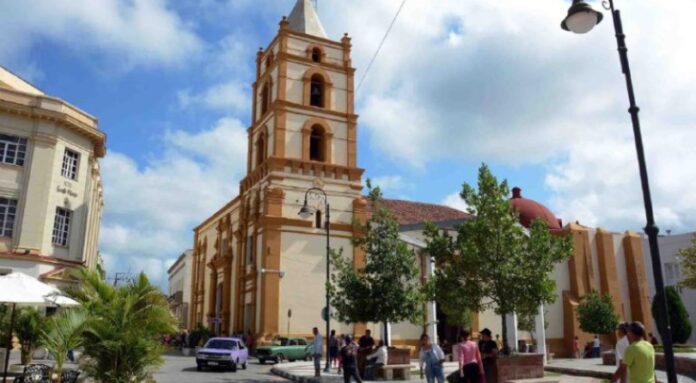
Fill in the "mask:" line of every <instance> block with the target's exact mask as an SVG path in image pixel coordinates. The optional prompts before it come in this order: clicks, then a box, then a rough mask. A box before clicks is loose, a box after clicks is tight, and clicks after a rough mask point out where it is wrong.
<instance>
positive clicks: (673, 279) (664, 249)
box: [643, 232, 696, 344]
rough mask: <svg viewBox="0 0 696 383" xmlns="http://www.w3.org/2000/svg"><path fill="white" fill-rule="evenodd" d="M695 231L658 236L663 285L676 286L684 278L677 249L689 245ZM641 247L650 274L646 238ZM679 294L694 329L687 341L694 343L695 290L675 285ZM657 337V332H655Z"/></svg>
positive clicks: (695, 324)
mask: <svg viewBox="0 0 696 383" xmlns="http://www.w3.org/2000/svg"><path fill="white" fill-rule="evenodd" d="M694 235H696V233H694V232H691V233H683V234H675V235H665V236H660V237H659V238H658V240H657V243H658V244H659V245H660V258H661V259H662V273H663V276H664V278H665V286H677V285H678V284H679V282H681V281H682V280H683V279H684V275H682V271H681V269H680V267H679V259H678V258H677V256H678V255H679V250H680V249H684V248H687V247H689V246H691V238H692V237H693V236H694ZM643 249H645V258H646V260H647V264H648V270H649V271H648V272H649V273H650V275H651V276H652V264H651V263H650V247H648V241H647V238H646V239H645V240H644V245H643ZM677 291H679V295H681V298H682V301H683V302H684V305H685V306H686V310H687V311H688V312H689V319H691V323H692V324H693V327H694V331H692V333H691V338H689V343H692V344H693V343H696V290H693V289H687V288H681V287H677ZM654 296H655V284H654V281H653V279H652V278H650V298H651V299H652V297H654ZM655 336H658V337H659V334H657V333H655Z"/></svg>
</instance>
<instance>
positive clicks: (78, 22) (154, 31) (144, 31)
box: [0, 0, 203, 68]
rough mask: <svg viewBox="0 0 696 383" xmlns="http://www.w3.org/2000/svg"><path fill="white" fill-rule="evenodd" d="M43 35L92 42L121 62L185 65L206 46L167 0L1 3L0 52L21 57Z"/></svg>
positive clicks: (69, 42)
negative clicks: (167, 3) (165, 0)
mask: <svg viewBox="0 0 696 383" xmlns="http://www.w3.org/2000/svg"><path fill="white" fill-rule="evenodd" d="M42 40H48V41H54V42H59V43H62V44H63V45H64V46H65V47H69V48H70V49H73V50H76V51H80V50H81V49H82V48H90V49H92V50H94V51H96V52H98V53H99V54H101V55H103V56H104V57H106V58H108V60H107V61H108V62H109V63H110V64H112V66H113V67H120V68H123V67H132V66H139V65H144V66H156V65H181V64H182V63H184V62H186V61H187V60H188V59H189V58H190V57H192V56H195V55H196V54H197V53H199V52H200V51H201V49H202V46H203V44H202V42H201V40H200V39H199V38H198V37H197V36H196V34H195V33H194V31H193V30H192V28H191V26H190V25H188V24H186V23H185V22H183V21H182V20H181V19H180V18H179V16H178V15H177V14H176V13H175V12H173V11H172V10H171V9H169V8H168V7H167V5H166V3H165V2H164V1H163V0H132V1H119V0H98V1H72V0H51V1H46V0H25V1H3V2H2V3H0V58H4V59H5V60H21V59H22V57H24V56H26V55H28V53H29V51H30V50H31V48H32V47H33V46H34V45H35V44H37V43H38V42H40V41H42Z"/></svg>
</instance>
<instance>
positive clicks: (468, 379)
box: [457, 330, 486, 383]
mask: <svg viewBox="0 0 696 383" xmlns="http://www.w3.org/2000/svg"><path fill="white" fill-rule="evenodd" d="M469 335H470V333H469V331H468V330H463V331H462V333H461V335H459V343H458V344H457V347H458V348H459V350H458V351H459V358H458V359H459V379H460V380H459V381H460V382H461V383H484V382H485V381H486V377H485V374H484V372H483V361H482V360H481V352H480V351H479V348H478V346H477V345H476V342H474V341H472V340H470V339H469Z"/></svg>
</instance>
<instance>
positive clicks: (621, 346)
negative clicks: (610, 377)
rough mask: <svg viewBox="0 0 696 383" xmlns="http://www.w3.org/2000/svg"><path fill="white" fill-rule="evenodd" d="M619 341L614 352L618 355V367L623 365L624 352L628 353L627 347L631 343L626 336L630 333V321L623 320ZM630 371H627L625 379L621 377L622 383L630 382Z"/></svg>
mask: <svg viewBox="0 0 696 383" xmlns="http://www.w3.org/2000/svg"><path fill="white" fill-rule="evenodd" d="M618 331H619V341H618V342H616V351H615V352H614V355H615V356H616V367H617V369H618V368H619V367H621V362H622V361H623V358H624V354H625V353H626V349H627V348H628V346H629V345H630V343H629V342H628V337H627V336H626V335H627V334H628V323H626V322H623V323H621V324H619V328H618ZM628 381H629V379H628V373H626V376H625V379H621V383H626V382H628Z"/></svg>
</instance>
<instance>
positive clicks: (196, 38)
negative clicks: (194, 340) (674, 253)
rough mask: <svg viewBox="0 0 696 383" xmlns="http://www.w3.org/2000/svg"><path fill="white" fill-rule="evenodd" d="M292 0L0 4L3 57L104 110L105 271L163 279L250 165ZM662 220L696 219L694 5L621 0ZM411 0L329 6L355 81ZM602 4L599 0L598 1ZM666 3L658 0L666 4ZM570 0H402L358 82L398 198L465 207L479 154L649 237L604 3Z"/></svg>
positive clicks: (555, 198) (52, 90) (373, 145)
mask: <svg viewBox="0 0 696 383" xmlns="http://www.w3.org/2000/svg"><path fill="white" fill-rule="evenodd" d="M294 2H295V0H228V1H223V0H177V1H174V0H171V1H165V0H123V1H117V0H98V1H97V0H93V1H74V0H50V1H49V0H45V1H44V0H24V1H21V2H20V1H3V2H0V65H3V66H5V67H7V68H9V69H11V70H13V71H15V72H16V73H19V74H21V75H22V76H23V77H25V78H27V79H28V80H30V81H31V82H32V83H34V84H35V85H36V86H38V87H39V88H41V89H42V90H44V91H45V92H47V93H48V94H51V95H54V96H57V97H60V98H63V99H65V100H67V101H69V102H71V103H72V104H75V105H77V106H78V107H80V108H82V109H84V110H86V111H87V112H89V113H91V114H93V115H95V116H97V117H98V118H99V119H100V127H101V129H102V130H103V131H105V132H106V133H107V135H108V142H107V145H108V155H107V156H106V158H104V159H103V160H102V175H103V177H104V183H105V188H106V212H105V215H104V220H103V222H102V236H101V250H102V253H103V256H104V259H105V261H106V265H107V268H108V271H109V272H110V273H113V272H116V271H129V270H130V271H131V272H135V271H139V270H145V271H146V272H147V273H148V274H149V275H150V276H151V277H152V278H153V279H154V280H155V281H157V282H158V283H163V282H164V281H165V280H166V269H167V267H168V266H169V265H170V264H171V262H172V261H173V260H174V259H175V258H176V257H177V255H178V254H180V253H181V252H182V250H184V249H186V248H188V247H190V246H191V242H192V235H191V229H192V228H193V226H195V224H196V223H197V222H200V221H201V220H202V219H204V218H205V217H206V216H208V215H209V214H210V213H212V212H213V211H215V210H216V209H217V208H218V207H219V206H221V205H222V204H223V203H225V202H226V201H228V200H229V199H231V198H233V197H234V196H235V195H236V193H237V191H238V182H239V180H240V179H241V178H242V177H243V172H244V170H245V160H246V133H245V129H246V127H247V126H248V123H249V115H250V83H251V82H252V81H253V75H254V59H255V54H256V50H257V49H258V47H260V46H265V45H266V44H268V42H270V40H271V39H272V37H273V36H274V35H275V33H276V32H277V29H278V21H279V20H280V18H281V17H282V16H283V15H287V14H288V13H289V12H290V10H291V9H292V6H293V4H294ZM616 2H617V6H618V7H619V8H621V10H622V15H623V18H624V28H625V30H626V34H627V36H628V37H627V43H628V46H629V55H630V59H631V64H632V69H633V72H634V73H633V74H634V78H635V86H636V92H637V97H638V103H639V105H640V107H641V122H642V125H643V129H644V130H643V133H644V140H645V143H646V155H647V158H648V162H649V171H650V176H651V186H652V188H653V200H654V203H655V206H656V214H657V221H658V225H659V226H660V227H661V228H662V229H663V230H664V229H671V230H672V231H673V232H684V231H692V230H695V229H696V192H695V191H696V165H695V164H696V129H695V126H694V125H696V124H694V121H696V108H695V107H694V106H695V105H696V92H695V91H694V89H696V70H694V68H696V52H695V51H696V44H693V42H692V41H691V39H692V38H693V36H696V24H694V23H693V22H692V20H691V18H689V17H688V16H689V15H693V14H694V13H696V2H694V1H692V0H671V1H669V2H660V3H661V4H659V7H658V4H657V3H656V2H654V1H650V0H631V1H625V0H624V1H621V0H616ZM400 3H401V0H350V1H343V0H319V14H320V17H321V19H322V21H323V24H324V27H325V29H326V30H327V32H328V34H329V36H330V37H332V38H334V39H339V38H340V37H341V36H342V34H343V33H344V32H348V33H349V34H350V35H351V37H352V38H353V49H354V50H353V63H354V65H355V67H356V68H357V77H358V78H362V76H363V75H364V74H365V71H364V70H365V68H366V66H367V64H368V62H369V60H370V58H371V56H372V54H373V53H374V51H375V49H376V48H377V46H378V44H379V41H380V40H381V38H382V36H383V34H384V32H385V30H386V28H387V26H388V25H389V23H390V21H391V19H392V17H393V16H394V13H395V12H396V10H397V8H398V7H399V5H400ZM591 3H592V5H593V6H595V7H597V8H599V7H601V6H600V3H599V1H591ZM662 3H664V4H662ZM569 5H570V1H569V0H543V1H519V0H498V1H490V0H468V1H461V0H408V1H407V2H406V5H405V7H404V9H403V12H402V13H401V15H400V17H399V19H398V21H397V23H396V25H395V26H394V29H393V30H392V33H391V35H390V36H389V38H388V40H387V41H386V43H385V46H384V48H383V50H382V52H381V54H380V55H379V57H378V58H377V60H376V62H375V64H374V66H373V67H372V69H371V70H370V72H369V73H368V74H367V77H366V79H365V82H364V83H363V85H362V87H361V88H360V89H359V91H358V93H357V111H358V113H359V114H360V116H361V117H360V120H359V129H360V130H359V147H358V149H359V162H360V165H361V166H362V167H364V168H365V169H367V175H368V176H369V177H371V178H372V179H373V180H375V183H377V184H379V185H381V186H382V187H383V189H384V190H385V193H386V194H387V196H389V197H393V198H403V199H413V200H419V201H429V202H436V203H446V204H449V205H452V206H461V201H459V199H458V197H457V193H458V191H459V189H460V187H461V184H462V183H463V182H469V183H473V182H475V181H476V179H475V177H476V170H477V168H478V166H479V164H480V163H481V162H486V163H488V164H489V165H491V167H492V168H493V170H494V172H495V173H496V174H497V175H498V176H499V177H501V178H507V179H508V180H509V181H510V183H511V184H513V185H518V186H520V187H521V188H522V189H523V194H524V195H525V196H526V197H529V198H533V199H536V200H538V201H540V202H542V203H545V204H546V205H548V206H549V207H550V208H551V209H552V210H553V211H554V212H555V213H556V214H557V215H558V216H559V217H561V218H562V219H563V220H564V221H565V222H568V221H576V220H577V221H580V222H581V223H583V224H587V225H592V226H601V227H604V228H608V229H612V230H617V231H623V230H626V229H631V230H640V228H641V227H642V226H643V224H644V210H643V207H642V200H641V194H640V184H639V181H638V173H637V164H636V158H635V148H634V146H633V136H632V131H631V125H630V120H629V116H628V114H627V113H626V109H627V100H626V91H625V86H624V83H623V77H622V76H621V71H620V68H619V62H618V56H617V54H616V45H615V44H616V43H615V40H614V37H613V30H612V26H611V22H610V18H609V15H608V14H606V15H605V21H604V22H603V23H602V24H600V25H599V26H598V27H597V28H596V29H595V30H593V31H592V32H591V33H589V34H586V35H573V34H570V33H568V32H564V31H562V30H561V29H560V27H559V23H560V21H561V19H562V18H563V16H564V15H565V12H566V10H567V8H568V6H569Z"/></svg>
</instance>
